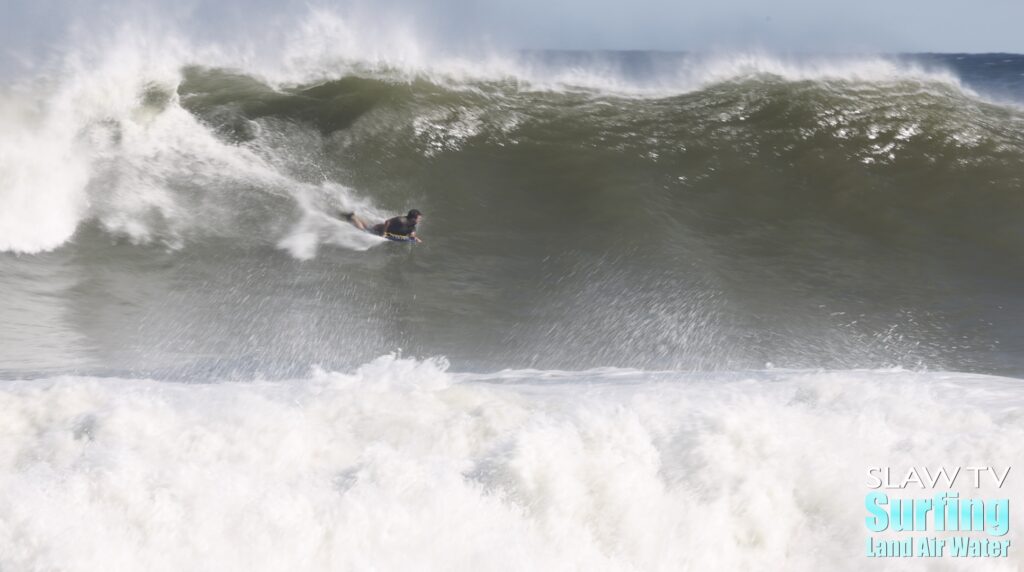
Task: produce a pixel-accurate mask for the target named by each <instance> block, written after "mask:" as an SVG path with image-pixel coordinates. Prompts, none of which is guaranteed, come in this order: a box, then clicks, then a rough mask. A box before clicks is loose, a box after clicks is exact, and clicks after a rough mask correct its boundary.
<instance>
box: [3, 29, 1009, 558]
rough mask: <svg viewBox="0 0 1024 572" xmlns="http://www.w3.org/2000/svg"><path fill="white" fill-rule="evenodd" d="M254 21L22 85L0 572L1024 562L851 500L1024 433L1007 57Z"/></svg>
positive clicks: (127, 42)
mask: <svg viewBox="0 0 1024 572" xmlns="http://www.w3.org/2000/svg"><path fill="white" fill-rule="evenodd" d="M265 32H266V34H265V36H264V37H265V40H266V41H265V43H264V44H263V45H256V44H253V43H251V42H245V41H238V40H237V39H235V40H232V41H229V40H227V39H224V38H220V39H219V40H210V39H209V38H208V37H207V38H196V37H190V36H188V35H187V34H179V33H177V32H176V31H175V30H173V29H171V30H168V29H163V28H161V26H160V25H159V24H158V23H153V22H150V23H149V24H148V25H147V24H146V23H145V19H143V20H142V21H141V22H132V23H126V24H125V25H123V26H120V27H119V28H118V30H117V31H116V32H114V33H100V32H97V31H95V30H89V29H80V30H77V31H75V33H73V34H70V35H69V39H68V40H67V41H66V43H65V44H63V45H62V46H61V48H60V49H56V50H55V51H54V52H53V53H49V54H47V55H46V57H43V58H39V59H38V60H33V61H32V62H31V65H26V66H25V67H24V69H19V70H18V71H17V72H15V73H9V74H8V76H7V77H4V82H3V85H2V87H0V126H2V128H0V324H2V327H0V570H4V571H7V570H12V571H23V570H25V571H29V570H32V571H34V570H40V571H41V570H62V571H65V570H66V571H79V570H82V571H86V570H111V571H113V570H126V571H127V570H141V569H146V570H182V569H188V570H285V569H287V570H409V569H416V570H453V569H455V570H463V569H465V570H469V569H473V570H565V569H587V570H680V569H683V570H687V569H692V570H707V569H710V570H819V569H823V568H825V569H834V570H862V569H865V567H867V566H868V565H870V566H871V567H878V568H881V569H892V570H923V569H929V570H930V569H936V570H939V569H941V570H974V569H977V568H978V567H979V565H980V566H982V567H983V568H984V569H987V570H1018V569H1020V568H1021V560H1022V557H1021V556H1020V554H1021V553H1020V551H1019V550H1016V549H1011V551H1010V554H1009V556H1008V557H1006V558H992V559H985V560H983V561H978V560H976V559H949V558H947V559H941V560H935V561H934V562H930V561H927V560H923V559H902V560H901V559H893V560H887V561H872V562H870V563H866V561H865V560H864V540H865V537H866V536H867V535H866V533H865V528H864V517H865V510H864V495H865V493H867V492H869V489H868V487H867V484H866V482H867V481H868V476H867V475H868V473H867V471H868V469H869V468H871V467H880V466H889V467H893V468H894V470H903V469H906V468H909V467H911V466H914V467H939V466H968V465H970V466H991V465H997V466H1000V467H1003V466H1007V465H1012V464H1013V462H1014V461H1015V460H1016V459H1018V458H1020V457H1021V453H1022V452H1024V451H1022V446H1021V443H1024V414H1022V412H1024V409H1022V405H1024V389H1022V386H1021V381H1020V379H1021V376H1024V327H1022V326H1021V325H1020V323H1019V320H1018V319H1017V317H1018V316H1020V315H1021V312H1022V311H1024V298H1022V297H1021V296H1020V286H1019V285H1020V283H1021V279H1022V278H1024V272H1022V270H1021V262H1022V260H1024V259H1022V257H1021V251H1022V250H1021V248H1022V247H1024V230H1022V229H1024V224H1022V223H1024V195H1022V193H1021V190H1022V182H1024V179H1022V175H1021V173H1024V170H1022V169H1024V108H1022V107H1021V102H1022V101H1024V80H1022V78H1024V57H1022V56H1019V55H1012V54H987V55H968V54H920V55H898V56H875V55H864V56H856V55H849V56H834V55H833V56H825V55H821V56H817V55H806V54H805V55H785V56H784V55H777V54H769V53H764V52H759V51H750V50H748V51H743V52H733V53H707V54H678V53H658V52H545V51H526V52H522V51H507V50H498V49H479V50H475V51H473V50H468V51H467V50H464V51H462V52H457V51H445V50H441V49H439V48H437V46H434V45H431V44H430V42H426V41H424V40H423V39H422V38H418V37H417V34H416V33H415V31H414V30H412V29H410V28H409V27H407V26H403V25H401V23H389V24H388V25H387V26H383V27H381V26H371V25H357V23H354V21H353V20H352V18H350V17H346V16H342V15H339V14H335V13H332V12H330V11H326V10H312V11H307V12H303V15H302V17H301V18H299V19H297V20H293V21H292V20H290V21H288V25H282V26H276V27H274V30H265ZM467 54H471V55H467ZM409 208H419V209H421V210H423V212H424V213H425V215H426V220H425V222H424V223H423V225H422V227H421V229H420V231H419V234H420V236H421V237H423V239H424V243H423V244H422V245H415V246H410V245H398V244H390V243H386V242H384V241H382V240H380V239H377V238H375V237H373V236H371V235H369V234H366V233H362V232H359V231H358V230H357V229H355V228H354V227H353V226H352V225H349V224H347V223H345V222H344V221H343V220H341V219H340V218H339V213H341V212H351V211H355V212H357V213H359V214H360V216H363V217H366V218H368V219H374V220H383V219H384V218H386V217H388V216H393V215H394V214H397V213H401V212H404V211H406V210H408V209H409ZM1018 477H1019V475H1016V473H1014V472H1012V471H1011V473H1010V476H1009V478H1008V480H1007V482H1006V485H1005V486H1004V487H1003V488H1001V489H995V488H992V487H983V488H982V489H981V490H975V489H973V488H962V489H958V490H959V491H960V492H961V493H962V494H963V495H968V494H970V495H982V496H986V497H992V496H995V495H1001V496H1004V497H1008V498H1010V499H1011V500H1010V505H1011V512H1010V514H1011V516H1010V525H1009V529H1010V533H1009V536H1007V537H1006V538H1008V539H1011V540H1012V539H1014V538H1015V533H1016V531H1017V530H1019V529H1020V528H1021V526H1024V522H1022V520H1021V517H1020V516H1019V514H1020V513H1019V511H1017V510H1015V509H1014V508H1013V506H1014V505H1015V503H1016V502H1019V501H1020V499H1024V494H1022V493H1024V490H1022V488H1024V481H1022V480H1021V479H1020V478H1018Z"/></svg>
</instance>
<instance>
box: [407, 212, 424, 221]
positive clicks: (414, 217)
mask: <svg viewBox="0 0 1024 572" xmlns="http://www.w3.org/2000/svg"><path fill="white" fill-rule="evenodd" d="M405 218H407V219H409V222H412V223H417V222H420V219H422V218H423V213H421V212H420V211H418V210H416V209H412V210H411V211H409V213H408V214H407V215H405Z"/></svg>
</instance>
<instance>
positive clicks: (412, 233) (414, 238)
mask: <svg viewBox="0 0 1024 572" xmlns="http://www.w3.org/2000/svg"><path fill="white" fill-rule="evenodd" d="M409 236H410V237H411V238H412V239H413V240H415V241H416V242H423V241H422V240H420V237H418V236H416V231H412V232H410V233H409Z"/></svg>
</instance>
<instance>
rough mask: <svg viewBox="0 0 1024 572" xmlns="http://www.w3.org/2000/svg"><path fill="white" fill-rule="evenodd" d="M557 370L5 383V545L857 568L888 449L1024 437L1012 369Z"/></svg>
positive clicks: (267, 565) (162, 566) (928, 460)
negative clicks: (875, 477) (995, 372)
mask: <svg viewBox="0 0 1024 572" xmlns="http://www.w3.org/2000/svg"><path fill="white" fill-rule="evenodd" d="M550 374H551V375H548V372H542V371H506V372H501V373H499V374H491V375H476V374H451V373H447V372H446V365H445V364H444V362H441V361H436V360H427V361H415V360H407V359H396V358H394V357H385V358H381V359H378V360H376V361H374V362H372V363H369V364H367V365H365V366H363V367H362V368H360V369H358V370H357V371H355V372H353V373H329V372H316V373H314V374H313V375H312V376H311V377H310V378H308V379H302V380H295V381H292V382H259V381H255V382H238V383H218V384H177V383H167V382H154V381H147V380H129V379H96V378H56V379H48V380H35V381H15V382H4V383H2V384H0V490H2V491H4V492H3V494H2V495H0V567H2V568H3V569H5V570H6V569H11V570H37V569H59V570H67V571H74V570H140V569H146V570H157V571H158V570H183V569H187V570H247V571H251V570H283V569H289V570H353V569H366V568H371V567H372V568H377V569H392V570H393V569H411V568H416V569H419V570H451V569H478V570H508V569H530V570H564V569H588V570H589V569H594V570H637V569H639V570H678V569H687V568H689V569H700V570H761V569H765V566H766V565H770V567H771V568H772V569H778V570H820V569H823V568H828V569H832V570H861V569H863V568H864V566H865V565H866V561H865V560H862V558H863V557H862V556H861V554H862V553H863V543H864V539H865V537H866V531H865V527H864V516H865V511H864V495H865V494H866V493H867V492H868V489H867V486H866V483H867V478H866V474H867V469H868V468H869V467H872V466H879V465H890V466H893V467H907V466H910V465H915V466H922V465H929V466H937V465H941V464H945V465H967V464H975V465H978V464H981V465H999V466H1004V465H1006V464H1012V462H1013V461H1014V460H1016V459H1018V458H1020V456H1021V452H1022V451H1021V445H1020V444H1021V443H1024V422H1022V417H1021V404H1022V399H1021V392H1020V385H1019V384H1020V382H1019V381H1018V380H1010V379H999V378H991V377H984V376H971V375H962V374H939V373H936V374H921V373H912V372H905V371H899V370H890V371H847V372H817V373H815V372H779V371H772V372H763V373H758V372H755V373H749V374H717V375H714V376H704V375H698V374H678V373H671V372H661V373H645V372H640V371H633V370H607V369H606V370H594V371H589V372H550ZM971 491H973V489H971ZM982 492H983V493H984V494H985V495H989V496H991V495H993V494H995V493H998V494H999V495H1000V496H1002V497H1009V498H1011V499H1014V500H1012V501H1011V503H1012V502H1017V501H1018V500H1019V499H1021V498H1024V496H1022V493H1024V481H1022V480H1021V479H1020V478H1019V475H1017V476H1014V474H1013V473H1011V474H1010V477H1009V479H1008V481H1007V484H1006V485H1005V487H1004V488H1003V489H1002V490H998V491H994V490H984V491H982ZM1019 515H1020V513H1019V512H1013V513H1012V516H1011V527H1010V530H1011V531H1012V530H1017V529H1019V528H1020V527H1021V526H1024V520H1022V518H1021V517H1020V516H1019ZM915 560H916V559H915ZM768 563H770V564H768ZM915 563H916V564H920V565H925V566H926V567H927V563H923V562H908V561H907V560H906V559H904V560H895V561H890V562H888V563H887V564H888V568H890V569H911V568H912V566H911V565H912V564H915ZM878 564H879V565H880V566H884V564H886V563H881V562H880V563H878ZM941 564H942V566H944V568H943V569H946V570H968V569H974V567H975V566H977V565H978V562H977V561H975V560H973V559H962V560H951V559H943V560H942V561H941ZM985 564H986V565H987V569H990V570H1015V569H1018V568H1019V567H1020V565H1021V557H1020V555H1019V553H1018V552H1011V555H1010V557H1009V558H1007V559H989V560H986V562H985ZM938 565H939V564H938V562H936V563H935V566H938ZM914 569H919V568H914Z"/></svg>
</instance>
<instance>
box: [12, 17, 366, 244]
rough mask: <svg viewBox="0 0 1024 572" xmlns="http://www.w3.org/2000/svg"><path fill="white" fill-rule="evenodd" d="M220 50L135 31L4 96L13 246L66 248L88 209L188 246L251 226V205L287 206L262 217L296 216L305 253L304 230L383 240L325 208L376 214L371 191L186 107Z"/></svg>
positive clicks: (276, 223) (116, 224)
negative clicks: (360, 192) (310, 168)
mask: <svg viewBox="0 0 1024 572" xmlns="http://www.w3.org/2000/svg"><path fill="white" fill-rule="evenodd" d="M211 54H216V52H215V51H211V50H206V51H204V50H198V49H196V50H193V49H191V48H187V47H184V46H183V45H182V44H181V43H180V42H176V41H174V40H168V41H166V42H162V43H159V44H156V45H154V44H153V43H152V42H150V41H149V40H148V39H146V38H144V37H141V36H140V35H139V34H137V33H133V32H131V31H125V32H123V33H122V34H120V35H118V36H117V37H116V38H115V39H113V40H111V41H109V42H103V43H101V44H99V45H96V46H91V47H88V48H82V49H81V51H75V52H72V53H69V54H68V55H67V57H66V59H65V61H64V62H63V64H61V65H60V66H57V68H56V69H55V70H54V71H52V73H51V74H50V75H49V76H48V77H44V78H34V80H33V82H32V83H31V85H24V86H20V87H19V88H17V89H13V90H10V91H9V92H8V93H5V94H2V95H0V123H2V124H3V126H4V129H3V131H2V133H0V205H2V208H0V250H4V251H13V252H23V253H33V252H40V251H44V250H50V249H53V248H56V247H58V246H60V245H62V244H63V243H65V242H66V241H67V240H69V239H70V238H71V236H72V235H73V234H74V233H75V231H76V229H77V228H78V227H79V225H80V224H81V223H82V222H84V221H88V220H95V221H97V222H98V223H99V224H100V225H102V227H103V228H104V229H106V230H107V231H109V232H111V233H112V234H114V235H115V236H124V237H126V238H128V239H129V240H131V241H132V242H135V243H146V242H152V241H159V242H161V243H163V244H165V245H167V246H168V247H171V248H177V247H180V246H182V245H183V244H185V243H186V242H187V240H188V239H189V238H191V237H196V236H203V235H208V234H215V235H228V236H232V235H238V234H243V233H244V232H245V231H244V230H243V229H242V228H241V227H243V226H244V224H243V222H241V221H239V216H240V215H239V213H240V212H244V211H253V210H256V211H259V210H268V209H270V210H275V209H276V210H277V211H280V210H281V208H280V204H283V205H286V207H287V208H286V209H285V212H291V213H293V214H292V215H291V216H290V217H288V218H287V219H285V220H280V217H271V219H273V220H270V221H268V224H264V225H261V226H265V227H268V230H267V232H275V230H274V229H277V228H280V227H287V226H288V225H290V224H293V225H294V227H293V228H292V229H291V230H279V231H277V232H281V233H283V235H284V236H285V238H283V239H281V240H282V241H283V242H282V248H286V249H288V250H290V251H292V253H293V254H295V255H296V256H298V257H308V256H311V252H315V244H314V245H312V246H310V245H304V246H293V245H294V244H297V243H298V242H301V240H300V239H296V238H295V237H296V236H308V235H311V234H312V235H316V236H317V237H318V238H317V241H316V243H320V242H329V243H333V244H339V245H342V246H346V247H351V248H357V249H365V248H368V247H369V246H371V245H372V244H375V242H374V241H373V240H372V239H371V240H368V237H364V236H361V235H360V234H359V233H357V232H356V231H354V229H352V228H351V227H350V226H349V225H345V224H341V223H340V222H339V221H338V220H337V219H332V218H330V217H327V216H326V215H325V214H324V213H325V212H327V211H330V210H336V209H347V210H353V209H355V208H359V209H361V210H362V211H364V212H368V213H369V214H375V213H376V210H375V209H374V207H373V206H372V205H371V204H369V202H368V201H367V199H365V198H359V197H357V196H356V195H355V193H353V192H352V190H351V189H349V188H347V187H345V186H343V185H340V184H336V183H328V182H323V183H313V182H310V181H304V180H301V179H296V178H294V177H293V176H291V175H290V173H289V172H288V170H287V165H282V162H287V161H286V160H287V157H284V158H281V157H275V156H272V155H273V153H272V151H271V150H268V149H264V148H261V147H260V145H259V144H253V145H240V144H231V143H229V142H226V141H224V140H223V139H222V138H220V137H218V136H217V134H216V133H215V132H214V131H212V130H211V128H210V127H209V126H207V125H204V124H203V123H202V122H201V121H200V120H199V119H197V118H196V117H195V116H194V115H192V114H191V113H189V112H188V111H186V110H185V109H183V108H182V107H181V105H180V101H179V96H178V93H177V88H178V85H179V83H180V82H181V81H182V75H181V74H182V69H183V67H184V66H186V65H188V64H189V63H190V62H192V61H195V60H197V59H198V60H200V61H206V62H221V63H224V62H225V61H226V60H223V59H218V58H223V56H217V55H211ZM253 128H254V129H258V126H253ZM246 203H251V204H250V205H249V206H247V204H246ZM275 203H279V204H275ZM288 219H290V220H288ZM291 221H295V222H291ZM371 238H372V237H371Z"/></svg>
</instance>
